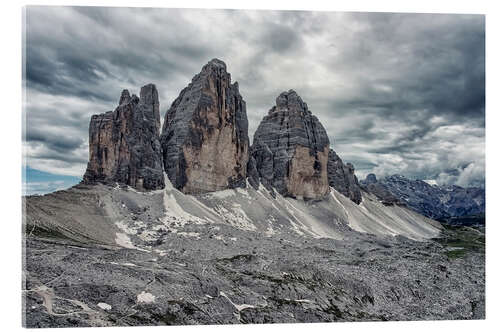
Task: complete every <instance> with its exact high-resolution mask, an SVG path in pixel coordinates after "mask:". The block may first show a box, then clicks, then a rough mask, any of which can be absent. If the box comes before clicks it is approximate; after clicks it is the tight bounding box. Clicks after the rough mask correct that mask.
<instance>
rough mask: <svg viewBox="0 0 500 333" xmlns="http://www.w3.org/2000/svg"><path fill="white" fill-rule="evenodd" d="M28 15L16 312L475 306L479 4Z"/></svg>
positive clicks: (480, 259)
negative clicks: (451, 9) (391, 9)
mask: <svg viewBox="0 0 500 333" xmlns="http://www.w3.org/2000/svg"><path fill="white" fill-rule="evenodd" d="M24 14H25V15H24V40H23V50H24V56H25V57H24V60H25V61H24V77H23V80H24V93H25V101H24V110H23V112H24V117H25V123H24V136H23V147H24V160H23V189H24V196H23V207H24V214H23V240H24V242H23V243H24V244H23V245H24V246H23V257H24V265H23V290H22V296H23V303H24V308H23V318H24V325H25V326H26V327H74V326H144V325H193V324H194V325H204V324H240V323H245V324H258V323H310V322H335V321H393V320H440V319H448V320H449V319H483V318H484V316H485V294H484V292H485V284H484V282H485V260H484V258H485V257H484V248H485V236H484V235H485V233H484V232H485V218H484V216H485V192H484V182H485V173H484V169H485V156H484V155H485V153H484V135H485V128H484V124H485V103H484V102H485V82H484V81H485V63H484V61H485V24H484V16H482V15H464V14H460V15H455V14H412V13H408V14H401V13H362V12H359V13H345V12H307V11H285V10H283V11H257V10H252V11H250V10H213V9H206V10H203V9H198V10H195V9H159V8H106V7H36V6H29V7H26V8H25V10H24Z"/></svg>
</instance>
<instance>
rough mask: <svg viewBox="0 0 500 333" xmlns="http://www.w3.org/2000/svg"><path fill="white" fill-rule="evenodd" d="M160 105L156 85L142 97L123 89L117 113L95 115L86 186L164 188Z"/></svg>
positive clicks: (90, 129)
mask: <svg viewBox="0 0 500 333" xmlns="http://www.w3.org/2000/svg"><path fill="white" fill-rule="evenodd" d="M159 132H160V103H159V101H158V91H157V90H156V87H155V85H154V84H148V85H146V86H144V87H142V88H141V93H140V97H137V96H136V95H132V96H130V94H129V92H128V90H123V92H122V94H121V97H120V101H119V105H118V107H117V108H116V109H115V111H109V112H106V113H102V114H98V115H93V116H92V118H91V120H90V126H89V162H88V164H87V170H86V172H85V175H84V176H83V183H86V184H94V183H98V182H101V183H114V182H117V183H122V184H127V185H130V186H132V187H135V188H137V189H139V190H155V189H161V188H163V187H164V186H165V183H164V180H163V169H162V155H161V146H160V141H159Z"/></svg>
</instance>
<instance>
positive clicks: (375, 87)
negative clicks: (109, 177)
mask: <svg viewBox="0 0 500 333" xmlns="http://www.w3.org/2000/svg"><path fill="white" fill-rule="evenodd" d="M25 27H26V29H25V30H26V37H25V59H26V62H25V69H26V75H25V84H26V99H25V114H26V126H25V131H24V134H25V137H24V139H23V148H24V154H25V159H24V165H25V166H26V167H27V169H26V172H25V180H26V184H25V191H27V192H28V193H44V192H48V191H52V190H55V189H59V188H64V187H67V186H69V185H71V184H74V183H76V182H78V181H79V180H80V179H81V176H82V175H83V173H84V171H85V167H86V163H87V159H88V124H89V121H90V116H91V115H92V114H96V113H102V112H105V111H110V110H113V109H114V108H115V107H116V106H117V102H118V99H119V96H120V92H121V90H122V89H129V90H130V91H131V92H133V93H138V91H139V89H140V87H141V86H143V85H144V84H146V83H150V82H152V83H155V84H156V86H157V87H158V89H159V92H160V104H161V106H160V108H161V113H162V118H163V115H164V114H165V112H166V111H167V109H168V108H169V106H170V104H171V103H172V102H173V100H174V99H175V98H176V97H177V96H178V94H179V92H180V91H181V89H182V88H184V87H185V86H186V85H187V84H188V83H189V82H190V81H191V78H192V77H193V76H194V75H195V74H196V73H198V72H199V71H200V70H201V67H202V66H203V65H204V64H205V63H207V62H208V61H209V60H210V59H212V58H219V59H221V60H223V61H225V62H226V64H227V68H228V71H229V72H231V74H232V78H233V80H235V81H238V82H239V86H240V93H241V94H242V96H243V98H244V99H245V100H246V102H247V113H248V118H249V119H248V120H249V135H250V137H251V138H252V134H253V133H254V131H255V130H256V128H257V126H258V124H259V122H260V120H261V119H262V118H263V116H264V115H265V114H266V113H267V111H268V110H269V109H270V108H271V107H272V105H273V104H274V103H275V98H276V96H278V95H279V93H280V92H282V91H284V90H288V89H294V90H295V91H297V92H298V94H299V95H300V96H301V97H302V99H303V100H304V101H305V102H307V104H308V105H309V108H310V110H311V111H312V112H313V114H315V115H316V116H318V118H319V119H320V121H321V122H322V124H323V125H324V126H325V128H326V130H327V132H328V134H329V136H330V142H331V143H332V146H333V149H334V150H335V151H336V152H337V153H338V154H339V155H340V156H341V157H342V159H343V160H344V161H345V162H351V163H353V164H354V166H355V167H356V173H357V175H358V177H361V178H364V177H365V176H366V174H367V173H370V172H374V173H376V174H377V176H379V177H382V176H385V175H391V174H395V173H399V174H402V175H405V176H407V177H410V178H419V179H436V180H437V181H438V183H443V184H458V185H461V186H470V185H482V184H484V169H485V156H484V155H485V153H484V152H485V146H484V137H485V129H484V125H485V111H484V110H485V30H484V17H483V16H481V15H446V14H390V13H387V14H385V13H337V12H301V11H234V10H227V11H223V10H176V9H138V8H97V7H28V9H27V10H26V19H25Z"/></svg>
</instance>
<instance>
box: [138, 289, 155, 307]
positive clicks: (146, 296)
mask: <svg viewBox="0 0 500 333" xmlns="http://www.w3.org/2000/svg"><path fill="white" fill-rule="evenodd" d="M155 299H156V296H155V295H153V294H151V293H147V292H145V291H143V292H141V293H140V294H139V295H137V303H146V304H147V303H153V302H154V301H155Z"/></svg>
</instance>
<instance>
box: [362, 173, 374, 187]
mask: <svg viewBox="0 0 500 333" xmlns="http://www.w3.org/2000/svg"><path fill="white" fill-rule="evenodd" d="M376 182H377V176H376V175H375V174H374V173H370V174H368V175H367V176H366V178H365V180H364V183H365V184H366V185H369V184H375V183H376Z"/></svg>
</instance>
